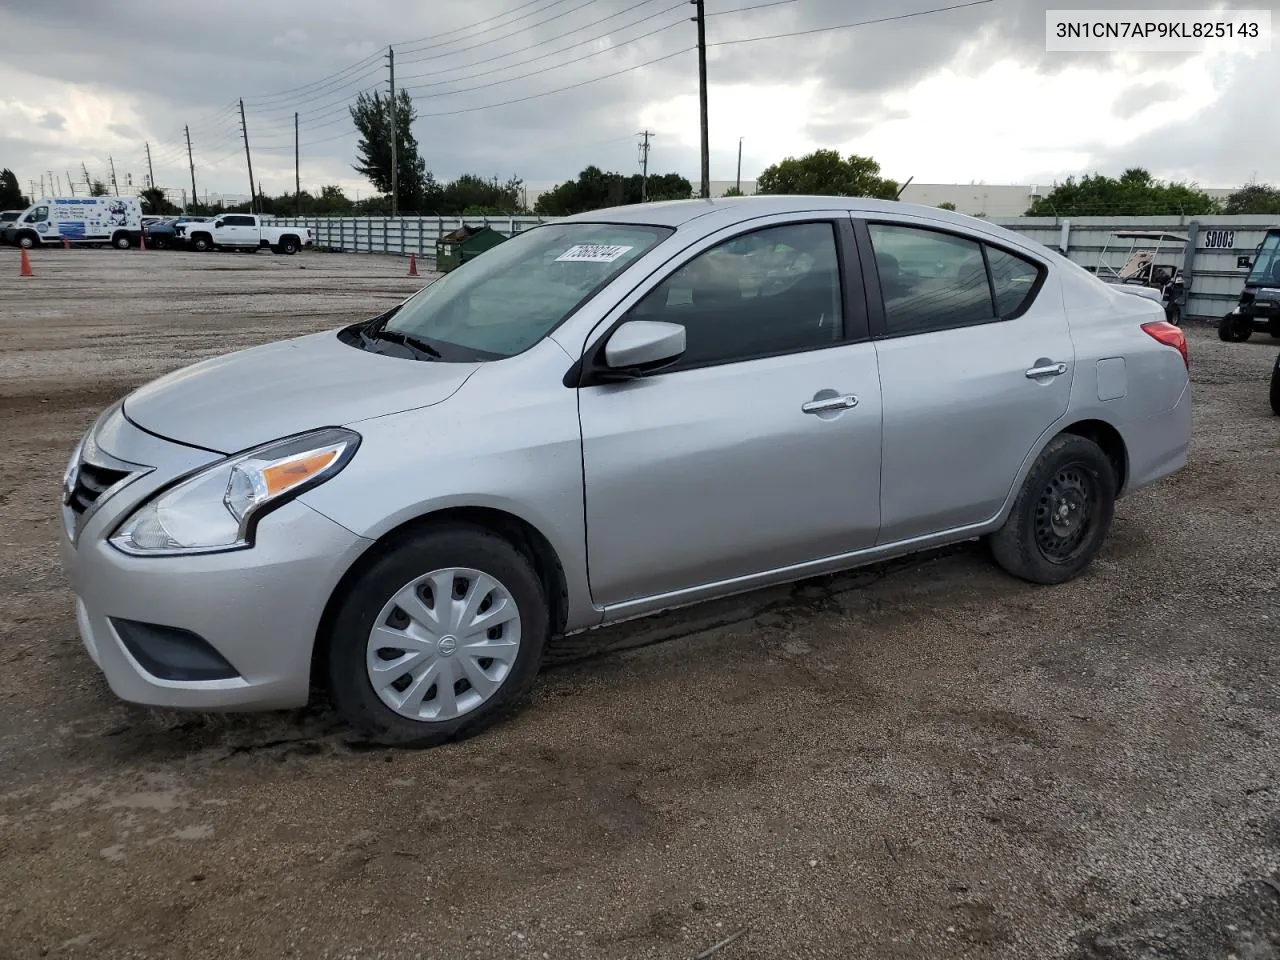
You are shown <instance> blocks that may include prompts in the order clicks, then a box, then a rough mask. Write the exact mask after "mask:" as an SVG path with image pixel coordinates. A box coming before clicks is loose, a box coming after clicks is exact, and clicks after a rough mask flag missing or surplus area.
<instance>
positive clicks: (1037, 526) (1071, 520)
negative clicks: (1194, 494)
mask: <svg viewBox="0 0 1280 960" xmlns="http://www.w3.org/2000/svg"><path fill="white" fill-rule="evenodd" d="M1115 499H1116V474H1115V468H1114V467H1112V465H1111V461H1110V460H1108V459H1107V455H1106V454H1105V453H1103V452H1102V448H1100V447H1099V446H1098V445H1097V444H1096V443H1094V442H1093V441H1092V440H1089V439H1087V438H1086V437H1079V436H1076V435H1075V434H1070V433H1064V434H1062V435H1060V436H1058V437H1055V438H1054V439H1053V440H1051V441H1050V442H1049V445H1048V446H1046V447H1045V448H1044V450H1043V451H1042V452H1041V454H1040V456H1039V457H1038V458H1037V459H1036V462H1035V464H1034V465H1033V466H1032V468H1031V472H1030V473H1029V474H1028V475H1027V479H1026V480H1025V481H1023V484H1022V489H1021V490H1019V491H1018V496H1017V499H1015V500H1014V502H1013V510H1012V511H1011V512H1010V513H1009V517H1008V519H1007V520H1006V521H1005V524H1004V526H1003V527H1001V528H1000V529H999V530H997V531H996V532H995V533H994V534H992V535H991V552H992V554H993V555H994V556H995V559H996V562H997V563H998V564H1000V566H1001V567H1003V568H1004V569H1005V570H1007V571H1008V572H1009V573H1011V574H1013V575H1014V576H1015V577H1020V578H1022V579H1023V580H1029V581H1031V582H1032V583H1046V584H1053V583H1065V582H1066V581H1068V580H1071V579H1074V578H1075V577H1077V576H1079V575H1080V574H1081V573H1082V572H1084V570H1085V568H1086V567H1088V566H1089V564H1090V563H1092V562H1093V558H1094V557H1095V556H1097V554H1098V551H1099V550H1100V549H1101V547H1102V541H1103V540H1104V539H1105V538H1106V536H1107V531H1108V530H1109V529H1110V528H1111V517H1112V514H1113V512H1114V510H1115Z"/></svg>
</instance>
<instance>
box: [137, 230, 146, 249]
mask: <svg viewBox="0 0 1280 960" xmlns="http://www.w3.org/2000/svg"><path fill="white" fill-rule="evenodd" d="M138 249H139V250H145V249H147V235H146V234H145V233H139V234H138Z"/></svg>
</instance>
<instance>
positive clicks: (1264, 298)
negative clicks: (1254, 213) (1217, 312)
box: [1218, 227, 1280, 399]
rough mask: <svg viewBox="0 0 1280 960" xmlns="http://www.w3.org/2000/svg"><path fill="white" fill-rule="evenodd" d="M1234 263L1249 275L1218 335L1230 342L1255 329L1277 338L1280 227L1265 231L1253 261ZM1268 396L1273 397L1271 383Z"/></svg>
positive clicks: (1279, 329)
mask: <svg viewBox="0 0 1280 960" xmlns="http://www.w3.org/2000/svg"><path fill="white" fill-rule="evenodd" d="M1237 266H1240V267H1247V268H1248V269H1249V274H1248V276H1246V277H1245V278H1244V289H1243V290H1241V291H1240V301H1239V302H1238V303H1237V304H1236V306H1235V309H1234V310H1232V311H1231V312H1230V313H1228V314H1227V315H1226V316H1225V317H1223V318H1222V320H1221V321H1220V322H1219V323H1218V336H1219V337H1221V338H1222V339H1223V340H1226V341H1227V342H1229V343H1240V342H1242V341H1244V340H1248V339H1249V338H1250V337H1251V336H1253V331H1255V330H1265V331H1267V333H1269V334H1271V336H1273V337H1280V227H1277V228H1275V229H1272V230H1268V231H1267V235H1266V236H1265V237H1264V238H1263V240H1262V243H1260V244H1258V249H1257V251H1256V252H1255V253H1254V256H1253V260H1252V261H1250V260H1249V258H1248V257H1240V258H1239V259H1238V260H1237ZM1273 383H1274V381H1273ZM1271 395H1272V398H1273V399H1274V397H1275V387H1274V385H1273V386H1272V389H1271Z"/></svg>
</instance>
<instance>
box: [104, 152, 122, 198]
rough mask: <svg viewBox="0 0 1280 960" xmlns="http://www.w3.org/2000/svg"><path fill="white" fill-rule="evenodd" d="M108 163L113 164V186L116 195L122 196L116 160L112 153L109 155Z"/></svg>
mask: <svg viewBox="0 0 1280 960" xmlns="http://www.w3.org/2000/svg"><path fill="white" fill-rule="evenodd" d="M107 163H108V164H109V165H110V166H111V187H112V189H114V190H115V192H116V196H117V197H118V196H120V184H118V183H116V162H115V160H113V159H112V158H111V156H110V155H108V156H107Z"/></svg>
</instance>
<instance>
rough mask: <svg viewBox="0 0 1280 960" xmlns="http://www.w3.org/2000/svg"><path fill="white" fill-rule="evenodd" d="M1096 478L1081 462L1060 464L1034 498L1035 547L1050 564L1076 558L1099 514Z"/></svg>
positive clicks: (1071, 560)
mask: <svg viewBox="0 0 1280 960" xmlns="http://www.w3.org/2000/svg"><path fill="white" fill-rule="evenodd" d="M1100 500H1101V495H1100V493H1099V490H1098V482H1097V478H1096V477H1095V476H1094V474H1093V472H1092V471H1091V470H1089V469H1088V468H1087V467H1086V466H1085V465H1084V464H1082V463H1069V464H1066V465H1065V466H1062V467H1059V468H1058V469H1057V470H1056V471H1054V474H1053V476H1052V477H1050V478H1049V482H1048V483H1046V484H1045V486H1044V489H1043V490H1042V491H1041V492H1040V498H1039V499H1038V500H1037V501H1036V516H1035V530H1036V546H1037V547H1038V548H1039V550H1040V553H1041V554H1042V555H1043V556H1044V558H1045V559H1046V560H1048V561H1049V562H1050V563H1059V564H1068V563H1072V562H1073V561H1075V560H1076V559H1078V558H1079V556H1080V555H1081V553H1082V552H1084V550H1085V549H1086V546H1087V544H1086V541H1087V540H1088V537H1089V533H1090V532H1091V531H1092V530H1093V527H1094V521H1095V519H1096V518H1097V515H1098V507H1099V504H1100Z"/></svg>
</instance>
